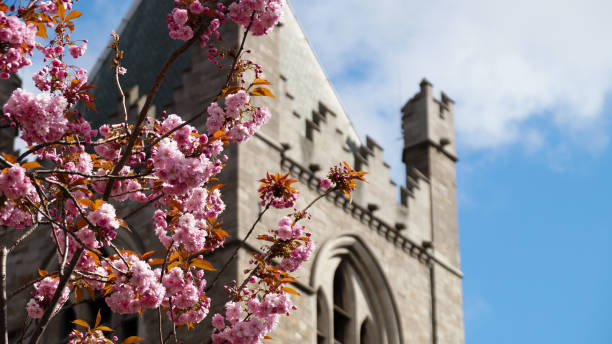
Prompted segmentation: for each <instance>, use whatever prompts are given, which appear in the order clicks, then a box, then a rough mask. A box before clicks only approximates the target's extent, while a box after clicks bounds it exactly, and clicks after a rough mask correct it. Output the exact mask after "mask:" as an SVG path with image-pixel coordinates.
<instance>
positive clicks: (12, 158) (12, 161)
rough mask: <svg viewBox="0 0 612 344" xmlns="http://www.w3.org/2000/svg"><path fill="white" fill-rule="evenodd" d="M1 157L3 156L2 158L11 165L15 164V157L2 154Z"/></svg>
mask: <svg viewBox="0 0 612 344" xmlns="http://www.w3.org/2000/svg"><path fill="white" fill-rule="evenodd" d="M2 156H4V158H5V159H6V160H8V161H9V162H10V163H11V164H14V163H16V162H17V157H16V156H14V155H11V154H7V153H2Z"/></svg>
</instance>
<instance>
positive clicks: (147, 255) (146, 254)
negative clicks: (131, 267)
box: [141, 251, 155, 259]
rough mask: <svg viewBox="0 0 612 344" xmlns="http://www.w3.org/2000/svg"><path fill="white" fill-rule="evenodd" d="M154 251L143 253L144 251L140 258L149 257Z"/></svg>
mask: <svg viewBox="0 0 612 344" xmlns="http://www.w3.org/2000/svg"><path fill="white" fill-rule="evenodd" d="M154 253H155V251H149V252H145V253H144V254H143V255H142V256H141V258H142V259H147V258H149V257H151V256H152V255H153V254H154Z"/></svg>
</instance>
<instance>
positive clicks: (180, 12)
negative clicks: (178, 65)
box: [167, 0, 227, 62]
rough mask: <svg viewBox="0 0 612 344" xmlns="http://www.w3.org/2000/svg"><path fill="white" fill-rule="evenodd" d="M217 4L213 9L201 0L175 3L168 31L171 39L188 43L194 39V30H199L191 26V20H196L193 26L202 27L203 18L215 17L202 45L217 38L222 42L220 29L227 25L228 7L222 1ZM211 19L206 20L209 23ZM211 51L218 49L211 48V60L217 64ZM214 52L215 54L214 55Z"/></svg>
mask: <svg viewBox="0 0 612 344" xmlns="http://www.w3.org/2000/svg"><path fill="white" fill-rule="evenodd" d="M212 2H213V3H214V2H216V6H213V5H212V4H211V5H210V6H211V7H208V6H204V5H203V4H202V2H200V1H199V0H195V1H184V0H183V1H175V6H176V7H175V8H174V9H173V10H172V12H170V14H168V20H167V23H168V29H169V30H170V37H171V38H172V39H180V40H183V41H188V40H190V39H192V38H193V35H194V30H198V28H197V27H192V26H190V23H189V19H190V16H191V18H194V19H193V20H192V21H191V25H201V24H200V22H202V21H203V20H202V19H201V17H203V16H204V17H213V19H212V20H210V21H209V23H208V26H206V28H205V29H204V31H203V33H202V35H201V36H200V43H201V45H202V47H204V46H205V45H206V44H207V43H208V42H209V41H210V39H211V37H213V36H214V37H215V38H216V39H217V40H221V34H220V33H219V28H220V27H221V24H223V23H225V21H226V20H227V19H226V16H225V11H226V9H227V8H226V7H225V5H224V4H223V3H222V2H221V1H212ZM208 20H209V19H206V21H208ZM211 49H213V50H215V51H214V52H216V49H215V48H214V47H213V46H209V52H208V53H209V60H211V61H213V62H216V61H215V60H214V58H213V57H212V56H211V51H210V50H211ZM214 52H213V53H214Z"/></svg>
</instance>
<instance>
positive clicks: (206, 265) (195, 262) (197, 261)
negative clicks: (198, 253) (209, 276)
mask: <svg viewBox="0 0 612 344" xmlns="http://www.w3.org/2000/svg"><path fill="white" fill-rule="evenodd" d="M191 265H192V266H195V267H198V268H200V269H204V270H208V271H217V269H215V268H214V267H213V266H212V264H210V262H209V261H208V260H204V259H201V258H194V259H192V260H191Z"/></svg>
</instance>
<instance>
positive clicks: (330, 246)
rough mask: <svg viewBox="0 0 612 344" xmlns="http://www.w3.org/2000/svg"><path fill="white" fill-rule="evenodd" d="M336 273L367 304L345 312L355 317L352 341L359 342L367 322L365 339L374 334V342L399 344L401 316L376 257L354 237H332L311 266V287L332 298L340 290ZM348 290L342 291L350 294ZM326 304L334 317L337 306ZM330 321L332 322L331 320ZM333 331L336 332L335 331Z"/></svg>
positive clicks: (353, 299)
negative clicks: (359, 308) (346, 279)
mask: <svg viewBox="0 0 612 344" xmlns="http://www.w3.org/2000/svg"><path fill="white" fill-rule="evenodd" d="M339 271H340V273H341V274H342V275H341V276H345V277H343V278H348V279H349V280H350V288H358V289H359V291H360V293H358V294H359V295H362V296H361V297H362V298H364V299H365V302H362V303H365V304H366V305H367V306H366V308H367V309H366V310H355V309H352V310H350V309H349V310H348V311H349V313H348V314H352V316H353V317H354V320H353V321H352V323H351V325H350V326H351V328H352V331H353V335H352V336H349V337H350V338H353V339H352V341H356V340H358V338H359V337H360V332H361V325H362V324H363V321H366V320H367V321H369V322H367V323H365V328H364V331H366V334H367V336H368V338H372V337H371V336H372V335H373V334H374V335H376V337H377V339H376V342H377V343H389V344H399V343H402V342H403V339H402V332H401V326H400V317H399V316H400V315H399V314H400V313H399V311H398V309H397V306H396V303H395V300H394V298H393V294H392V293H391V289H390V287H389V283H388V281H387V278H386V277H385V275H384V273H383V271H382V269H381V267H380V265H379V263H378V261H377V259H376V257H375V256H374V255H373V254H372V252H371V251H370V249H369V248H368V247H367V246H366V244H365V243H364V242H363V241H362V240H361V239H360V238H359V237H358V236H357V235H343V236H340V237H337V238H333V239H331V240H328V241H326V242H325V243H324V244H323V246H321V248H320V249H319V251H318V252H317V255H316V257H315V260H314V263H313V267H312V272H311V275H310V286H311V287H312V288H313V289H315V290H321V292H322V293H325V294H326V295H334V289H337V288H340V286H339V285H336V286H334V284H336V283H335V277H337V274H338V273H339ZM345 283H348V282H346V281H345ZM334 287H336V288H334ZM350 288H349V289H347V290H346V291H345V292H348V293H352V291H351V289H350ZM337 292H338V291H337V290H336V293H337ZM350 297H351V298H352V299H351V300H352V302H353V303H354V304H361V303H359V302H356V301H355V295H352V296H350ZM328 305H329V306H328V312H329V313H328V314H333V311H334V309H335V307H336V305H335V304H334V301H333V300H332V302H329V301H328ZM348 314H347V315H348ZM358 317H362V318H363V319H360V318H358ZM330 321H331V322H332V323H333V319H330ZM333 325H334V324H332V325H331V327H332V329H334V326H333ZM333 331H334V332H333V333H335V331H336V329H334V330H333ZM368 333H369V334H368Z"/></svg>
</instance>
